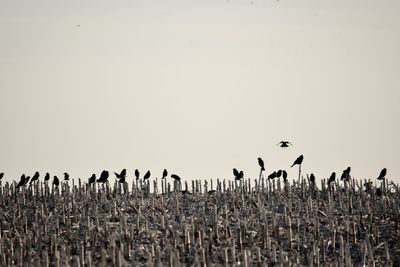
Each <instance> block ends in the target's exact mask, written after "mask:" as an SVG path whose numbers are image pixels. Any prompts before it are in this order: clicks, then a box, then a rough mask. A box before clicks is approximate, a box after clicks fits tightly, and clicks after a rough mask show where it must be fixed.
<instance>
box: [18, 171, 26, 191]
mask: <svg viewBox="0 0 400 267" xmlns="http://www.w3.org/2000/svg"><path fill="white" fill-rule="evenodd" d="M25 180H26V177H25V174H22V175H21V178H20V180H19V182H18V184H17V186H16V187H15V188H19V187H21V186H23V185H24V184H25Z"/></svg>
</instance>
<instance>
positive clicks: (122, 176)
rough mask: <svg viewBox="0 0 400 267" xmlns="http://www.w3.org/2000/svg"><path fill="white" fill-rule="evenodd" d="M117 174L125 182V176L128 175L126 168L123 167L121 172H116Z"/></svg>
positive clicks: (120, 180)
mask: <svg viewBox="0 0 400 267" xmlns="http://www.w3.org/2000/svg"><path fill="white" fill-rule="evenodd" d="M114 174H115V176H116V177H117V178H118V180H119V182H120V183H124V182H125V177H126V169H123V170H122V171H121V173H117V172H114Z"/></svg>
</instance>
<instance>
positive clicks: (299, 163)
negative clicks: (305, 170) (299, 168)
mask: <svg viewBox="0 0 400 267" xmlns="http://www.w3.org/2000/svg"><path fill="white" fill-rule="evenodd" d="M301 163H303V155H300V157H298V158H297V159H296V160H295V161H294V162H293V164H292V166H290V167H293V166H294V165H301Z"/></svg>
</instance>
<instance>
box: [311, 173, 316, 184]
mask: <svg viewBox="0 0 400 267" xmlns="http://www.w3.org/2000/svg"><path fill="white" fill-rule="evenodd" d="M310 183H312V184H315V176H314V173H311V175H310Z"/></svg>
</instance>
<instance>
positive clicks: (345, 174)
mask: <svg viewBox="0 0 400 267" xmlns="http://www.w3.org/2000/svg"><path fill="white" fill-rule="evenodd" d="M350 171H351V167H347V169H345V170H344V171H343V173H342V176H341V177H340V180H341V181H343V180H345V181H348V180H349V178H350Z"/></svg>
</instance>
